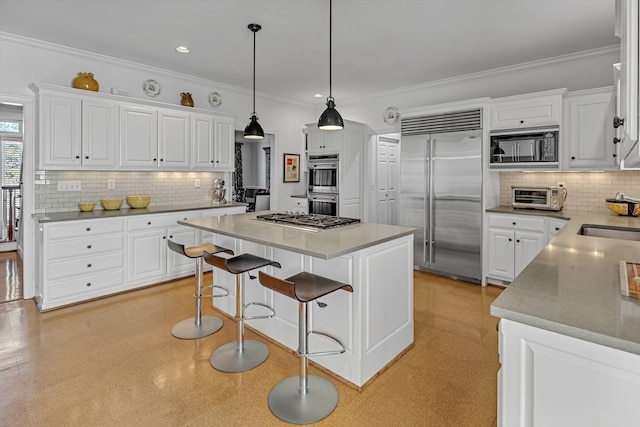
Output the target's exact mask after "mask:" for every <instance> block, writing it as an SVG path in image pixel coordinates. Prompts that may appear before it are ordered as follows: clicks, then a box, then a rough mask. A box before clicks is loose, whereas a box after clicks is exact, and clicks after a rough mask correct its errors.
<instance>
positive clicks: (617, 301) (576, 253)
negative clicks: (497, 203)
mask: <svg viewBox="0 0 640 427" xmlns="http://www.w3.org/2000/svg"><path fill="white" fill-rule="evenodd" d="M509 209H510V208H509ZM489 211H490V212H495V210H493V209H492V210H489ZM498 212H501V213H515V212H506V211H502V210H498ZM523 214H525V213H523ZM562 215H564V216H563V217H564V218H567V217H569V216H570V218H571V219H570V221H569V222H568V223H567V225H566V226H565V227H564V228H563V229H562V230H560V232H559V233H558V234H557V235H556V236H555V237H554V238H553V239H552V240H551V242H550V243H549V244H548V245H547V246H546V247H545V248H544V249H543V250H542V252H540V254H539V255H538V256H537V257H536V258H534V260H533V261H532V262H531V263H530V264H529V265H528V266H527V267H526V268H525V269H524V270H523V272H522V273H521V274H520V275H519V276H518V277H516V279H515V280H514V281H513V282H512V283H511V284H510V285H508V287H507V288H506V289H505V290H504V291H503V292H502V294H501V295H500V296H499V297H498V298H497V299H496V300H495V301H494V303H493V304H492V305H491V314H492V315H494V316H497V317H500V318H503V319H509V320H513V321H515V322H519V323H523V324H527V325H531V326H535V327H538V328H542V329H546V330H549V331H553V332H557V333H561V334H564V335H568V336H572V337H575V338H579V339H583V340H585V341H590V342H594V343H597V344H602V345H605V346H608V347H613V348H616V349H619V350H624V351H628V352H631V353H635V354H640V299H637V298H631V297H626V296H623V295H621V294H620V278H619V261H621V260H624V261H631V262H640V242H634V241H626V240H618V239H608V238H601V237H589V236H582V235H578V234H577V233H578V230H579V229H580V226H581V225H582V224H599V225H612V226H620V227H632V228H639V229H640V218H636V217H626V216H618V215H615V214H608V213H579V212H564V213H562ZM547 216H554V215H549V214H548V213H547Z"/></svg>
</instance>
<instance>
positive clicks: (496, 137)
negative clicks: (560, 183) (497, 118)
mask: <svg viewBox="0 0 640 427" xmlns="http://www.w3.org/2000/svg"><path fill="white" fill-rule="evenodd" d="M558 132H559V131H558V128H549V129H538V130H533V129H529V130H526V131H522V130H520V131H499V132H498V131H496V132H492V133H491V145H490V153H489V154H490V166H492V167H501V168H504V167H509V166H513V167H521V166H522V165H523V164H524V165H526V166H528V167H533V168H536V167H549V164H554V163H556V164H557V163H558Z"/></svg>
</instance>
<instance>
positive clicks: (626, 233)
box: [578, 224, 640, 241]
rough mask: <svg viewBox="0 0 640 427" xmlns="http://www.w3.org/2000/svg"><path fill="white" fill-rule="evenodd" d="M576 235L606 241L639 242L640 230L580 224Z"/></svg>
mask: <svg viewBox="0 0 640 427" xmlns="http://www.w3.org/2000/svg"><path fill="white" fill-rule="evenodd" d="M578 234H580V235H582V236H591V237H606V238H608V239H620V240H635V241H640V228H629V227H612V226H608V225H596V224H582V226H581V227H580V229H579V230H578Z"/></svg>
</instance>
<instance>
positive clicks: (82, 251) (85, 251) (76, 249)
mask: <svg viewBox="0 0 640 427" xmlns="http://www.w3.org/2000/svg"><path fill="white" fill-rule="evenodd" d="M122 250H124V234H122V233H120V234H116V235H112V236H95V237H94V236H91V237H87V238H84V239H74V240H62V241H55V242H53V243H49V245H48V248H47V254H48V259H49V260H57V259H60V258H67V259H68V258H74V257H78V256H92V255H95V254H101V253H105V252H113V251H122Z"/></svg>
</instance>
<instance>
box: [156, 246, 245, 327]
mask: <svg viewBox="0 0 640 427" xmlns="http://www.w3.org/2000/svg"><path fill="white" fill-rule="evenodd" d="M167 243H168V245H169V249H171V250H172V251H174V252H176V253H179V254H181V255H184V256H186V257H188V258H195V260H196V293H195V294H194V295H193V297H194V298H195V300H196V314H195V316H194V317H190V318H188V319H185V320H182V321H181V322H178V323H177V324H176V325H175V326H174V327H173V328H172V329H171V334H172V335H173V336H174V337H176V338H180V339H183V340H192V339H197V338H202V337H206V336H208V335H211V334H213V333H215V332H218V331H219V330H220V328H222V325H223V323H224V322H223V321H222V319H221V318H219V317H217V316H203V315H202V298H206V297H219V296H220V297H222V296H226V295H229V291H228V290H226V289H225V288H223V287H220V286H214V285H213V284H212V285H211V286H207V287H204V288H203V287H202V281H203V280H202V266H203V263H202V258H203V256H204V254H205V253H220V252H224V253H227V254H230V255H233V251H232V250H230V249H227V248H222V247H219V246H216V245H213V244H211V243H205V244H202V245H198V246H191V247H186V248H185V246H184V245H181V244H179V243H176V242H173V241H171V240H168V241H167ZM208 288H211V295H203V294H202V292H203V290H204V289H208ZM214 289H221V290H222V291H223V292H224V293H223V294H219V295H214V292H213V290H214Z"/></svg>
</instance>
